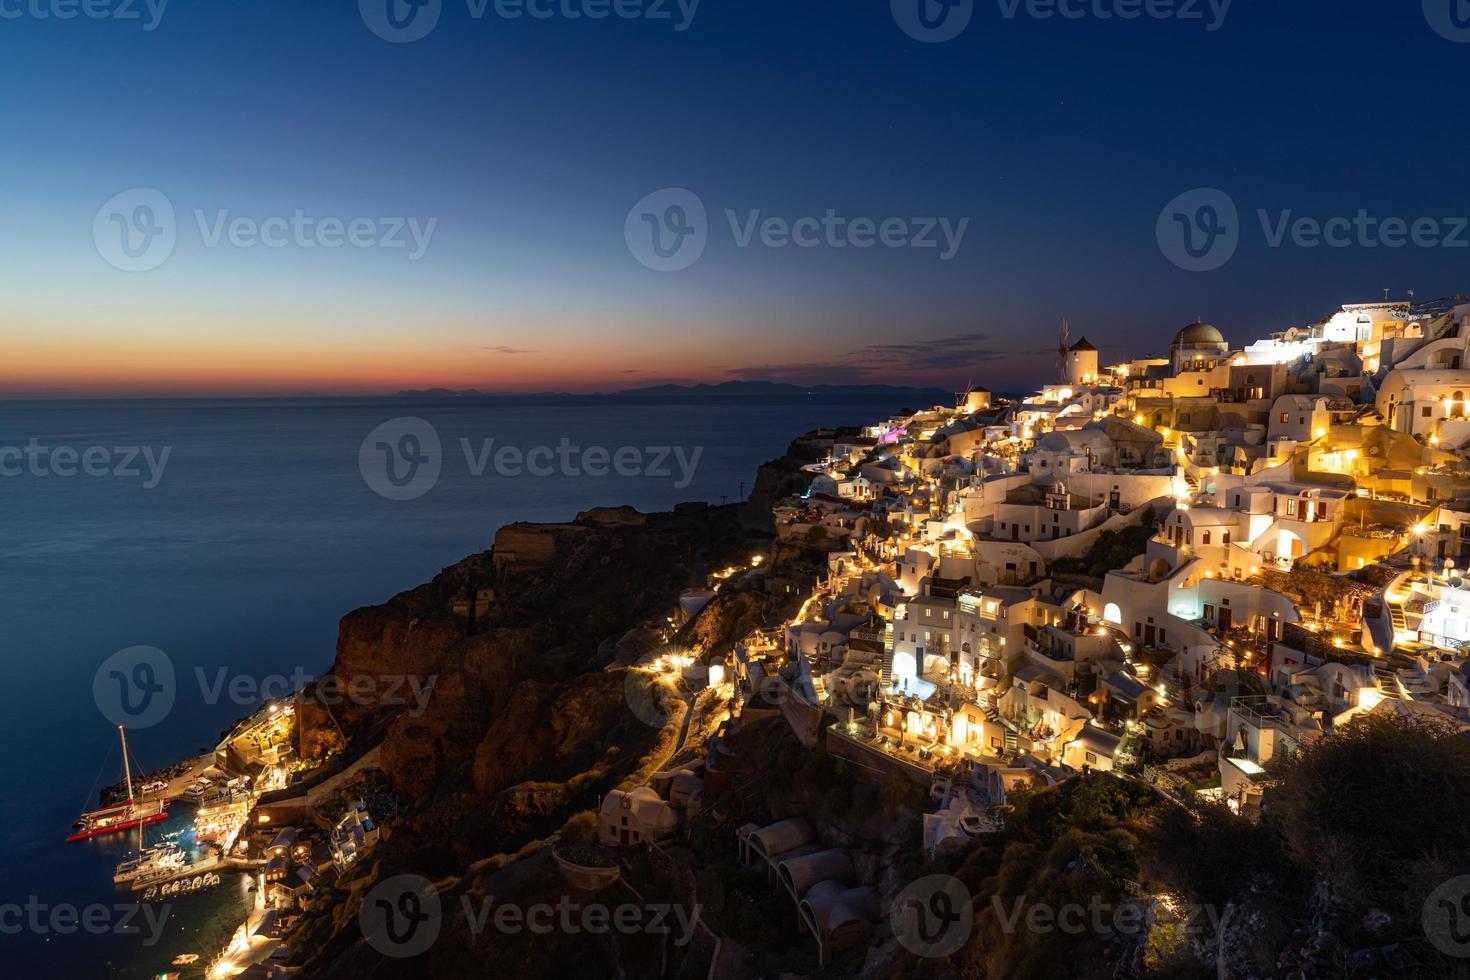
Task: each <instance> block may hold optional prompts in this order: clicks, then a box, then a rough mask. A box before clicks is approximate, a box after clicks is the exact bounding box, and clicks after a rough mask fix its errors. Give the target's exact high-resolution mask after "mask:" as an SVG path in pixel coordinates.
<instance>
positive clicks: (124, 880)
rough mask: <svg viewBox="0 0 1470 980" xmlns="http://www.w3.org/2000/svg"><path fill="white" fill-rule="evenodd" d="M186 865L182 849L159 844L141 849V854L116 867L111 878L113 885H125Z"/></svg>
mask: <svg viewBox="0 0 1470 980" xmlns="http://www.w3.org/2000/svg"><path fill="white" fill-rule="evenodd" d="M187 863H188V856H187V855H185V854H184V849H183V848H181V847H179V846H178V845H177V844H159V845H157V846H156V847H148V848H144V849H143V853H141V854H139V855H138V856H137V857H135V858H129V859H128V860H126V861H124V862H122V863H121V864H119V865H118V866H117V871H116V872H115V873H114V874H113V876H112V883H113V884H114V885H119V886H121V885H126V884H128V883H130V882H132V881H134V880H135V879H138V878H153V877H155V876H157V875H158V874H160V873H161V872H165V871H170V870H176V869H182V868H183V867H184V865H185V864H187Z"/></svg>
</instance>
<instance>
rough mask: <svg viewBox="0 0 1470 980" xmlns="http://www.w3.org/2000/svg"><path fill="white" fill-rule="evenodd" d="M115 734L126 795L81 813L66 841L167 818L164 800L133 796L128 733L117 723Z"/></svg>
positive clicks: (166, 803) (110, 832)
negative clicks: (123, 797) (120, 743)
mask: <svg viewBox="0 0 1470 980" xmlns="http://www.w3.org/2000/svg"><path fill="white" fill-rule="evenodd" d="M117 733H118V736H119V737H120V738H121V739H122V757H123V781H124V783H125V784H126V786H127V792H128V797H127V799H126V800H124V801H123V802H121V803H114V804H112V805H111V806H104V807H99V808H98V809H96V810H87V811H86V812H84V813H83V814H82V815H81V816H80V817H78V818H77V820H76V823H74V824H72V834H71V836H69V837H68V838H67V839H66V841H67V843H68V844H70V843H73V842H75V841H79V840H86V839H87V838H89V837H99V836H101V835H103V834H115V833H117V832H118V831H120V830H129V829H131V828H133V827H141V826H143V825H144V824H149V823H154V822H156V821H159V820H166V819H167V818H168V800H165V799H157V800H142V799H137V798H135V797H134V795H133V770H132V765H131V763H130V762H129V760H128V734H127V732H126V731H125V730H124V729H123V727H122V726H121V725H118V726H117Z"/></svg>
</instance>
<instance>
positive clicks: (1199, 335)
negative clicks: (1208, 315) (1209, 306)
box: [1174, 323, 1225, 347]
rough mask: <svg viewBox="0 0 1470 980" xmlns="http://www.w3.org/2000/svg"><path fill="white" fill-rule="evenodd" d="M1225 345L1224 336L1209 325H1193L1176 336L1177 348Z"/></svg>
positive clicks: (1175, 343) (1175, 344)
mask: <svg viewBox="0 0 1470 980" xmlns="http://www.w3.org/2000/svg"><path fill="white" fill-rule="evenodd" d="M1223 343H1225V336H1224V334H1222V333H1220V331H1219V330H1217V329H1215V327H1214V326H1212V325H1210V324H1208V323H1191V324H1190V325H1189V326H1187V327H1185V328H1184V329H1183V330H1181V331H1179V332H1178V333H1177V334H1175V335H1174V346H1176V347H1201V346H1207V345H1209V344H1223Z"/></svg>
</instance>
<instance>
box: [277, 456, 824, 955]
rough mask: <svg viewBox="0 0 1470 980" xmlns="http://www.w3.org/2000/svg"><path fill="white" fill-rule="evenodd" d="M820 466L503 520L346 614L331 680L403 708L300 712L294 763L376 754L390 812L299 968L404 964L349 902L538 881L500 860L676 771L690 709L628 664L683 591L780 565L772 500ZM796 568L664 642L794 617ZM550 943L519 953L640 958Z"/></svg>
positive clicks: (369, 705) (452, 946)
mask: <svg viewBox="0 0 1470 980" xmlns="http://www.w3.org/2000/svg"><path fill="white" fill-rule="evenodd" d="M813 455H814V452H813V451H811V449H810V447H805V448H803V443H801V441H798V443H796V444H793V447H792V450H791V452H790V453H788V455H787V456H786V457H783V458H781V459H779V460H776V461H773V462H772V463H768V464H766V465H765V466H764V467H762V469H761V473H760V475H759V477H758V479H757V481H756V486H755V491H754V493H753V495H752V499H751V501H749V502H747V503H746V504H743V505H733V506H729V507H710V506H707V505H704V504H686V505H681V506H679V507H677V508H676V509H675V510H674V512H672V513H667V514H640V513H638V512H636V511H634V510H632V509H631V508H627V507H616V508H598V509H595V510H592V511H588V512H587V513H584V514H579V515H578V516H577V518H576V519H575V520H573V521H570V522H567V523H562V524H539V525H534V524H512V525H509V526H507V527H504V528H501V529H500V531H499V532H498V533H497V534H496V536H495V541H494V546H493V549H492V550H491V551H490V552H487V553H484V554H480V555H475V556H471V557H470V558H467V559H465V560H464V561H462V562H460V563H458V564H456V565H454V566H452V567H450V568H447V569H445V570H444V571H443V572H441V573H440V574H439V575H438V576H436V577H435V579H434V580H433V581H432V582H430V583H428V584H426V585H422V586H419V587H418V588H415V589H412V590H410V591H408V592H404V593H402V594H400V595H398V596H395V597H394V598H393V599H391V600H390V601H388V602H386V603H384V604H382V605H379V606H371V607H366V608H363V609H358V610H356V611H354V612H352V613H350V614H349V615H347V616H346V617H345V618H344V619H343V620H342V624H341V630H340V633H339V637H338V643H337V654H336V660H335V662H334V664H333V668H332V672H331V677H332V678H333V680H334V682H335V683H337V684H339V685H340V686H342V687H344V688H349V689H350V685H351V684H353V683H357V684H358V685H359V688H360V689H361V690H367V691H378V692H381V693H384V694H386V693H387V692H389V691H390V690H391V691H394V692H396V693H397V694H398V695H399V698H398V699H397V703H395V702H394V701H393V700H392V699H389V698H386V697H367V698H346V699H337V700H335V701H333V702H332V703H331V704H330V705H323V704H320V703H312V702H310V701H308V703H305V704H303V706H302V710H301V712H300V719H301V725H300V737H301V749H302V753H303V755H313V754H320V753H321V752H323V751H331V752H333V753H341V754H346V755H349V756H350V755H352V754H353V753H354V752H356V751H357V750H358V749H360V748H361V747H362V746H364V745H368V744H373V743H376V742H381V752H380V763H381V766H382V768H383V771H384V773H385V774H386V776H387V777H388V779H389V781H390V782H391V784H392V786H393V788H394V789H395V790H396V791H397V794H398V796H399V812H398V815H397V817H396V819H395V820H394V822H393V824H392V825H391V827H390V828H389V830H390V833H388V834H387V835H386V836H385V837H384V840H383V843H382V844H381V845H380V846H379V848H378V850H377V851H376V852H375V853H374V855H373V858H372V863H371V865H370V866H364V867H362V868H360V869H359V870H357V871H355V872H354V874H353V875H352V876H351V877H350V880H348V881H344V883H343V885H342V887H343V889H344V893H343V894H341V895H339V896H338V899H337V901H335V902H334V903H333V904H332V905H331V907H330V913H329V914H328V913H325V912H324V913H323V914H320V915H313V916H310V917H308V918H307V920H306V921H305V923H304V924H303V926H302V927H301V929H302V934H301V935H300V936H298V937H297V939H298V940H299V945H298V948H301V949H305V950H311V951H313V953H312V955H311V957H310V959H309V960H308V962H307V964H306V970H305V974H307V975H314V976H332V977H336V976H343V977H345V976H352V977H354V978H355V980H361V978H362V977H364V976H391V975H396V974H394V972H393V971H394V969H395V968H396V967H398V966H403V965H404V964H402V963H396V962H393V961H385V960H384V959H383V958H382V957H380V956H376V955H374V954H372V952H371V951H370V950H367V949H365V947H364V943H363V941H362V939H361V937H360V935H359V933H358V930H357V926H356V913H357V909H358V907H359V905H360V904H361V901H362V897H363V893H364V892H365V891H366V890H367V888H368V887H370V885H371V884H372V882H374V881H380V880H382V879H384V878H386V877H389V876H392V875H396V874H401V873H412V874H416V875H422V876H425V877H428V878H430V879H433V880H445V881H453V882H460V883H461V884H459V885H457V886H455V887H456V888H473V889H479V888H482V887H486V886H485V885H484V884H483V883H482V882H481V879H482V878H483V877H484V875H485V874H487V872H486V871H485V870H484V869H485V868H487V867H488V868H494V867H499V866H500V865H502V864H504V867H503V868H502V870H500V871H497V872H494V874H493V878H494V880H495V881H497V882H499V883H500V884H501V886H504V882H503V881H502V880H501V879H502V878H503V877H504V876H505V875H513V874H525V875H529V876H530V880H531V882H532V884H533V885H534V887H536V888H540V887H543V886H546V885H547V882H545V881H543V880H542V878H543V877H544V874H543V873H542V872H544V869H542V870H541V871H540V872H536V873H534V874H533V873H531V872H530V871H526V870H525V869H526V868H532V866H534V865H536V862H535V861H513V862H510V863H508V864H506V863H505V861H506V859H505V858H504V857H503V856H504V855H513V854H515V853H516V852H517V851H518V850H520V849H521V848H522V847H523V846H524V845H526V844H527V843H529V842H532V841H535V840H538V839H541V838H544V837H545V836H546V835H548V834H549V833H551V832H553V831H555V830H558V829H559V828H561V827H562V825H563V824H564V823H566V821H567V819H568V818H569V817H570V816H572V815H573V814H575V813H577V812H579V811H582V810H587V809H591V808H595V807H596V805H597V802H598V800H599V799H600V797H601V796H602V795H603V794H605V793H606V792H607V791H608V790H609V789H612V788H614V787H617V786H618V785H620V784H622V783H624V782H625V781H626V782H629V783H630V784H631V783H632V782H641V781H642V780H643V778H645V777H646V775H647V774H648V773H649V772H650V771H651V770H652V769H653V768H655V767H658V766H661V765H662V764H663V763H664V762H665V761H667V759H668V758H669V757H670V755H671V754H672V752H673V749H674V747H675V745H676V744H679V742H680V740H681V738H682V735H681V732H682V731H687V726H685V725H683V721H684V719H685V716H686V713H687V712H689V711H691V710H692V708H690V707H689V706H688V705H687V704H686V702H685V701H684V700H683V699H682V697H681V696H680V695H679V694H678V692H677V691H676V689H675V688H674V687H673V686H672V685H664V684H661V683H658V682H655V681H652V680H650V678H649V677H648V675H647V674H645V673H642V672H638V673H634V672H631V671H629V669H628V666H629V665H630V664H633V663H635V662H636V661H638V660H639V659H640V658H641V656H642V655H644V654H646V653H648V652H649V651H651V650H653V649H655V648H656V647H658V646H659V645H660V644H661V643H662V641H663V637H662V636H661V634H662V633H663V632H664V631H666V629H667V623H666V617H668V616H669V615H670V614H671V613H673V612H674V611H675V609H676V607H677V600H678V596H679V594H680V593H681V592H682V591H683V590H685V589H687V588H689V587H690V586H694V585H698V586H703V585H704V584H705V583H706V581H707V573H708V571H709V570H710V569H712V568H722V567H726V566H728V565H731V564H734V563H744V562H745V561H747V560H748V558H749V556H750V554H751V553H752V551H753V550H760V551H762V552H767V553H769V554H770V555H771V559H772V560H771V561H769V562H767V563H766V566H765V567H767V568H770V566H771V565H774V564H778V563H779V562H778V561H777V557H778V555H779V554H780V553H782V549H777V550H776V551H775V552H771V551H770V545H771V541H772V538H773V536H774V535H773V528H772V527H771V524H770V513H771V505H772V504H773V503H774V502H775V500H776V499H778V498H779V497H780V496H784V495H787V494H789V493H792V492H800V490H801V489H803V488H804V486H805V482H804V479H803V477H804V474H801V473H800V465H801V463H802V462H805V461H807V460H808V458H810V457H813ZM788 550H789V549H788ZM790 557H793V558H795V559H796V560H793V561H792V562H791V563H790V566H789V567H787V568H786V569H785V571H783V572H782V576H783V577H782V578H781V582H782V583H783V585H782V587H781V588H779V589H772V590H771V591H770V592H769V593H767V592H765V591H762V590H761V589H760V588H759V587H758V584H757V585H756V586H755V587H751V586H750V585H749V584H748V583H747V585H745V586H741V587H739V588H726V589H724V590H722V591H721V593H720V594H719V595H717V596H715V597H714V599H713V600H712V601H711V602H710V603H709V604H708V605H707V606H706V607H705V608H704V610H703V611H702V613H701V614H700V615H699V616H698V617H696V618H695V619H694V620H693V621H692V622H691V623H689V624H687V625H686V626H685V627H684V628H683V630H682V631H681V632H680V633H679V634H678V635H676V636H674V637H672V638H671V642H673V643H678V644H683V645H686V646H689V647H691V648H695V649H698V650H700V651H703V652H705V653H714V654H720V653H724V652H725V651H728V650H729V649H730V647H731V645H732V644H733V643H734V642H735V641H736V640H737V639H739V638H740V637H741V636H743V635H745V634H746V633H747V632H749V631H750V630H751V629H753V628H755V627H756V626H760V625H766V624H770V623H774V622H779V621H780V620H781V618H782V617H783V616H785V615H789V614H790V613H791V612H793V611H794V606H795V604H796V603H798V602H799V601H800V594H799V591H798V590H796V589H793V588H788V587H787V585H786V584H785V583H788V582H790V581H804V580H810V579H812V578H814V577H815V575H816V574H817V573H818V568H817V563H814V562H813V561H811V560H808V559H809V558H810V556H805V557H798V556H790ZM771 571H775V569H771ZM753 581H758V580H753ZM469 597H474V601H473V602H470V601H469ZM456 604H458V606H459V608H458V609H457V610H456ZM405 675H407V676H408V678H409V682H408V683H404V681H403V678H404V677H405ZM429 684H432V694H431V696H429V697H428V699H427V701H426V702H424V703H423V704H422V705H420V704H418V703H416V702H415V701H414V698H413V696H412V693H411V692H412V691H413V690H415V689H422V688H424V687H426V686H428V685H429ZM394 685H396V686H394ZM630 702H631V703H630ZM630 777H632V778H630ZM543 857H544V854H543ZM543 863H544V862H543ZM517 869H522V870H520V871H517ZM533 870H534V868H533ZM552 877H553V878H555V875H554V873H553V875H552ZM459 925H460V926H463V923H459ZM446 929H447V930H448V929H449V927H448V926H446ZM542 939H544V937H539V938H538V941H537V942H535V943H533V944H532V945H531V947H530V948H528V949H526V950H523V951H521V952H522V953H525V954H526V955H527V957H528V958H529V959H535V957H536V956H542V957H548V956H551V957H553V958H556V959H558V960H559V961H560V962H563V963H564V964H566V965H567V966H568V967H569V968H571V967H576V968H584V967H585V966H586V963H587V962H588V958H589V957H591V958H593V959H596V960H600V961H603V963H604V965H608V964H613V965H615V966H616V967H617V968H619V969H627V968H628V967H629V966H630V965H631V963H632V962H633V960H634V959H637V955H638V954H637V952H636V950H632V947H628V948H623V947H625V946H626V944H622V945H621V946H620V945H619V944H613V945H611V946H609V945H608V944H606V943H598V944H596V945H595V946H594V947H589V948H584V947H583V946H579V945H578V944H576V943H571V944H568V943H565V942H564V943H562V944H561V945H556V946H555V948H554V949H553V946H549V945H548V944H547V943H545V942H544V941H542ZM483 942H484V940H483V938H482V939H480V940H475V939H472V938H468V937H461V939H460V940H450V939H446V940H445V941H442V942H441V943H440V944H439V945H438V946H437V947H436V949H435V954H434V955H435V957H442V958H443V959H444V962H448V961H450V960H454V958H455V957H465V956H468V957H471V960H467V961H466V962H467V963H468V962H473V963H483V961H484V959H485V956H486V955H488V952H487V951H486V950H477V949H476V947H478V946H481V945H483ZM504 942H505V937H498V939H497V943H496V945H500V944H502V943H504ZM620 942H621V941H620ZM553 945H555V944H553ZM630 950H632V951H630ZM630 957H632V959H630ZM642 965H647V964H642ZM548 969H549V970H550V967H548ZM556 972H557V971H556V970H551V973H552V974H554V973H556ZM548 975H550V974H548Z"/></svg>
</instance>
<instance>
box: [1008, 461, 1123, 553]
mask: <svg viewBox="0 0 1470 980" xmlns="http://www.w3.org/2000/svg"><path fill="white" fill-rule="evenodd" d="M1107 516H1108V506H1107V503H1106V502H1102V501H1096V500H1092V499H1089V498H1084V497H1076V496H1073V494H1072V492H1071V491H1070V490H1068V489H1067V485H1066V483H1065V482H1064V481H1062V480H1060V479H1057V478H1054V477H1053V478H1050V479H1045V478H1044V479H1043V480H1040V481H1038V482H1037V483H1034V484H1031V485H1029V486H1024V487H1018V488H1016V489H1015V490H1013V491H1011V493H1010V494H1008V495H1007V497H1006V501H1005V503H1003V504H1001V505H999V506H998V507H997V508H996V512H995V527H994V530H993V531H992V534H993V536H995V537H998V538H1000V539H1002V540H1007V539H1008V540H1011V541H1053V540H1055V539H1057V538H1062V537H1070V536H1072V535H1074V534H1077V533H1079V532H1081V531H1086V530H1088V529H1089V528H1092V527H1095V526H1096V525H1098V524H1100V523H1102V522H1103V521H1104V520H1106V519H1107Z"/></svg>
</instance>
